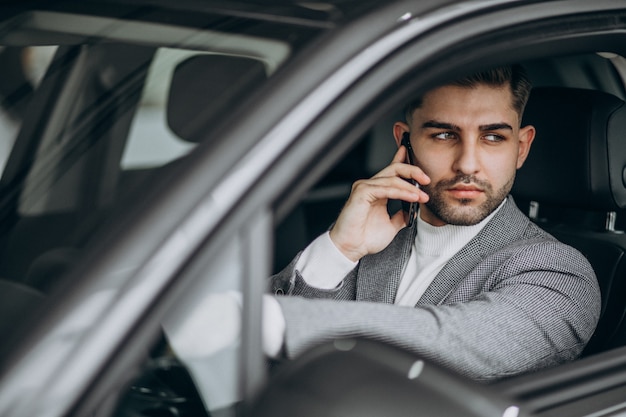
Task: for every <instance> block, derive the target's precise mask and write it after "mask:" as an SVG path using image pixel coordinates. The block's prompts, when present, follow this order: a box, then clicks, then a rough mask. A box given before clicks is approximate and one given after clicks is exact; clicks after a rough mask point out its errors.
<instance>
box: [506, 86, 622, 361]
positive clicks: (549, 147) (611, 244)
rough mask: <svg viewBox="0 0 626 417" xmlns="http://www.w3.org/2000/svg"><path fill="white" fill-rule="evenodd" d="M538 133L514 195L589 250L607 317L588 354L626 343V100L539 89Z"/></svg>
mask: <svg viewBox="0 0 626 417" xmlns="http://www.w3.org/2000/svg"><path fill="white" fill-rule="evenodd" d="M526 124H532V125H534V126H535V127H536V130H537V134H536V137H535V141H534V143H533V145H532V148H531V151H530V155H529V157H528V159H527V161H526V163H525V164H524V166H523V167H522V168H521V169H520V170H519V171H518V174H517V178H516V181H515V185H514V187H513V190H512V194H513V196H514V197H515V200H516V202H517V203H518V205H519V206H520V208H522V209H525V210H527V212H528V214H529V217H531V219H533V220H534V221H535V222H537V223H538V224H539V225H540V226H541V227H543V228H544V229H546V230H547V231H549V232H550V233H551V234H552V235H554V236H555V237H556V238H557V239H559V240H561V241H562V242H564V243H567V244H569V245H571V246H573V247H575V248H576V249H578V250H579V251H580V252H582V253H583V254H584V255H585V256H586V257H587V259H588V260H589V262H590V263H591V265H592V266H593V268H594V270H595V272H596V275H597V278H598V283H599V285H600V290H601V294H602V308H601V318H600V322H599V324H598V327H597V329H596V331H595V333H594V335H593V337H592V339H591V340H590V342H589V344H588V345H587V348H586V349H585V351H584V353H583V354H584V355H590V354H593V353H597V352H601V351H603V350H606V349H609V348H613V347H617V346H619V345H621V344H624V343H625V342H626V340H625V339H624V335H623V334H624V333H625V332H626V321H625V320H624V315H625V314H626V256H625V252H626V234H624V233H623V232H622V231H619V230H616V229H615V218H616V215H617V213H618V212H619V211H621V210H623V209H624V208H625V207H626V146H625V145H626V144H625V143H624V140H625V136H626V106H624V102H623V101H622V100H620V99H619V98H617V97H615V96H613V95H611V94H608V93H604V92H600V91H595V90H583V89H575V88H559V87H545V88H536V89H534V90H533V91H532V93H531V97H530V99H529V102H528V105H527V107H526V111H525V114H524V118H523V123H522V125H526Z"/></svg>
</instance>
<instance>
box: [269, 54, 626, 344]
mask: <svg viewBox="0 0 626 417" xmlns="http://www.w3.org/2000/svg"><path fill="white" fill-rule="evenodd" d="M623 65H624V60H623V58H621V57H618V56H614V55H611V54H584V55H577V56H564V57H557V58H549V59H542V60H535V61H529V62H524V63H523V66H524V67H525V69H526V71H527V73H528V74H529V77H530V78H531V81H532V83H533V92H532V94H531V97H530V99H529V103H528V105H527V110H526V112H525V115H524V120H523V123H524V124H532V125H534V126H535V127H536V128H537V135H536V138H535V141H534V143H533V147H532V150H531V153H530V156H529V158H528V160H527V161H526V163H525V165H524V166H523V167H522V168H521V169H520V170H519V171H518V174H517V177H516V182H515V185H514V187H513V190H512V195H513V197H514V199H515V201H516V203H517V205H518V206H519V207H520V209H521V210H522V211H523V212H525V213H527V214H528V215H529V217H530V218H531V219H532V220H533V221H534V222H536V223H537V224H538V225H539V226H541V227H542V228H544V229H545V230H547V231H548V232H550V233H551V234H553V235H554V236H555V237H556V238H557V239H559V240H561V241H563V242H565V243H567V244H569V245H571V246H573V247H575V248H576V249H578V250H579V251H581V252H582V253H583V254H584V255H585V256H586V257H587V258H588V259H589V261H590V263H591V264H592V266H593V267H594V269H595V271H596V274H597V277H598V281H599V284H600V287H601V292H602V312H601V314H602V316H601V317H602V318H601V320H600V324H599V325H598V328H597V330H596V332H595V334H594V336H593V338H592V339H591V341H590V343H589V344H588V346H587V348H586V349H585V352H584V354H583V356H588V355H591V354H595V353H599V352H603V351H606V350H608V349H612V348H615V347H619V346H623V345H624V343H625V342H626V340H625V339H624V337H625V336H624V334H626V332H625V330H626V328H625V327H624V326H625V325H626V324H625V323H624V316H625V315H626V298H625V297H624V295H623V294H626V292H625V285H626V282H625V280H624V279H623V277H624V276H625V272H626V269H625V268H626V263H625V262H626V261H625V259H624V253H625V251H626V234H624V232H623V227H624V226H626V212H625V211H624V209H625V208H626V176H625V175H626V174H625V173H624V171H623V167H624V166H626V148H625V147H624V146H623V142H622V141H623V138H622V136H623V132H624V131H626V107H625V106H624V98H625V96H626V95H625V90H624V85H625V82H624V80H625V79H626V78H623V77H624V75H623V74H624V72H623V68H624V67H623ZM402 117H403V116H402V115H401V111H397V112H395V113H393V114H390V115H389V116H388V117H386V118H385V119H384V120H382V121H381V122H379V123H377V124H376V125H375V126H374V127H373V128H372V129H371V131H370V132H369V133H368V135H367V136H366V137H365V138H363V140H362V141H361V142H359V144H358V145H357V146H356V147H355V148H354V149H353V150H352V151H350V152H349V153H348V155H347V156H346V157H345V158H344V159H343V160H342V161H341V162H340V163H339V164H338V165H337V166H336V167H335V168H334V169H333V170H332V171H331V172H330V173H329V174H327V176H326V177H324V178H323V179H322V180H321V181H320V182H319V183H318V184H317V185H316V186H315V187H314V188H313V189H312V190H311V191H310V192H309V193H308V194H307V195H306V197H305V198H304V200H303V201H302V203H301V204H300V205H299V206H298V207H297V208H296V209H294V211H293V212H292V213H291V215H290V216H288V217H287V218H286V219H285V220H284V221H283V223H282V224H280V225H279V226H278V228H277V237H276V241H277V243H276V244H277V248H276V260H275V267H276V269H279V268H282V267H284V266H285V265H286V264H287V263H288V262H289V260H291V259H292V258H293V256H295V255H296V253H297V252H298V251H299V250H301V249H303V247H304V246H305V244H303V242H309V241H311V240H312V239H314V238H315V237H317V236H318V235H319V234H321V233H323V232H324V231H326V230H327V229H328V227H329V226H330V225H331V224H332V222H333V221H334V219H335V217H336V216H337V215H338V213H339V211H340V209H341V207H342V205H343V203H344V202H345V200H346V199H347V196H348V195H349V192H350V185H351V183H352V182H353V181H354V180H356V179H359V178H365V177H369V176H372V175H374V174H375V173H376V172H377V171H378V170H380V169H382V168H383V167H384V166H386V164H388V162H389V161H391V158H392V156H393V153H394V152H395V146H396V145H395V142H394V140H393V137H392V135H391V131H392V125H393V123H394V121H397V120H402ZM391 207H392V208H391V209H390V211H391V210H397V209H398V205H391ZM303 233H304V234H305V235H304V236H303V235H302V234H303ZM284 242H289V243H288V244H285V243H284ZM294 242H297V244H296V245H294Z"/></svg>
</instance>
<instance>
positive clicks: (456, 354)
mask: <svg viewBox="0 0 626 417" xmlns="http://www.w3.org/2000/svg"><path fill="white" fill-rule="evenodd" d="M503 257H504V259H503ZM485 264H487V265H490V266H489V267H488V268H486V267H485ZM494 265H496V266H495V267H494ZM476 270H477V271H479V270H481V271H482V272H476V274H475V276H473V275H472V274H470V276H468V277H465V278H463V281H471V280H473V279H476V280H478V279H479V278H478V276H479V275H481V274H483V275H484V271H485V270H489V272H488V275H489V276H488V277H487V279H486V280H485V279H484V277H482V278H480V280H481V282H484V284H483V285H484V288H483V289H481V290H479V291H475V294H467V293H466V288H465V287H464V286H463V285H460V286H459V288H457V292H456V293H455V294H452V295H451V296H450V297H448V298H447V299H446V302H445V304H442V305H424V306H419V307H415V308H413V307H403V306H397V305H392V304H382V303H373V302H364V301H359V302H350V301H338V300H332V299H320V300H312V299H305V298H302V297H278V300H279V303H280V305H281V308H282V310H283V313H284V316H285V320H286V334H285V352H286V355H287V356H288V357H295V356H297V355H299V354H300V353H301V352H303V351H304V350H306V349H307V348H309V347H312V346H313V345H315V344H318V343H320V342H325V341H330V340H334V339H336V338H344V337H366V338H372V339H376V340H380V341H383V342H387V343H390V344H393V345H396V346H399V347H402V348H405V349H408V350H409V351H412V352H414V353H416V354H417V355H419V356H421V357H423V358H426V359H428V360H431V361H434V362H436V363H439V364H441V365H443V366H446V367H449V368H451V369H453V370H455V371H457V372H459V373H461V374H463V375H466V376H468V377H471V378H473V379H476V380H493V379H496V378H502V377H505V376H510V375H514V374H519V373H523V372H527V371H531V370H535V369H539V368H546V367H550V366H555V365H557V364H559V363H562V362H565V361H569V360H572V359H574V358H576V357H577V356H578V355H579V354H580V353H581V351H582V349H583V348H584V346H585V345H586V343H587V341H588V340H589V338H590V337H591V335H592V333H593V331H594V329H595V326H596V324H597V321H598V317H599V311H600V292H599V289H598V285H597V281H596V279H595V275H594V272H593V270H592V269H591V267H590V266H589V264H588V262H587V261H586V260H585V259H584V257H583V256H582V255H581V254H580V253H579V252H577V251H576V250H574V249H573V248H570V247H569V246H566V245H563V244H560V243H558V242H540V243H536V244H533V245H527V246H522V247H520V248H516V249H515V250H514V251H509V252H507V253H506V254H502V253H496V254H493V256H492V257H489V258H487V259H485V260H484V262H483V263H481V265H479V267H477V269H476ZM464 291H465V293H464Z"/></svg>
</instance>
